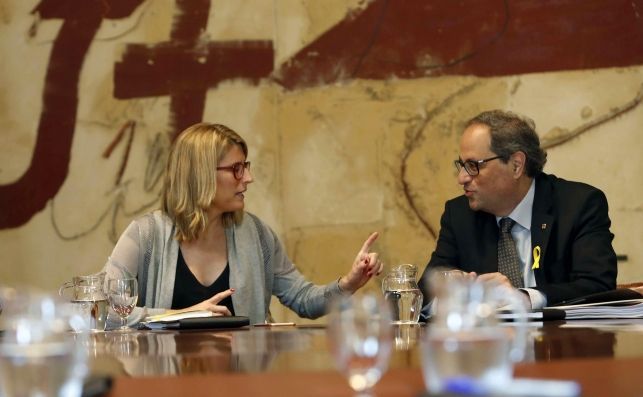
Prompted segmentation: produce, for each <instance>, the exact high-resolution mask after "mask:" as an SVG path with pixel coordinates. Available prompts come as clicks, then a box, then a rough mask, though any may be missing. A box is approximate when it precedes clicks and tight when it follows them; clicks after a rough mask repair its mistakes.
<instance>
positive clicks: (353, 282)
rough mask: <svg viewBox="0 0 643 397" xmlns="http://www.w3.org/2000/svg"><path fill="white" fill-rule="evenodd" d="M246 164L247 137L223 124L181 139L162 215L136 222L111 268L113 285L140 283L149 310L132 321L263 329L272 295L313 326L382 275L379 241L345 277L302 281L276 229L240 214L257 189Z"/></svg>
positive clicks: (169, 172)
mask: <svg viewBox="0 0 643 397" xmlns="http://www.w3.org/2000/svg"><path fill="white" fill-rule="evenodd" d="M247 156H248V147H247V145H246V142H245V141H244V140H243V138H241V136H239V135H238V134H237V133H236V132H234V131H232V130H231V129H230V128H228V127H226V126H224V125H221V124H209V123H200V124H196V125H193V126H191V127H189V128H187V129H186V130H185V131H183V132H182V133H181V134H180V135H179V136H178V137H177V139H176V140H175V142H174V144H173V146H172V149H171V152H170V156H169V160H168V164H167V168H166V172H165V182H164V186H163V192H162V208H161V209H160V210H157V211H154V212H152V213H149V214H146V215H144V216H142V217H140V218H138V219H136V220H134V221H133V222H132V223H131V224H130V225H129V226H128V228H127V230H125V232H124V233H123V234H122V235H121V237H120V239H119V240H118V242H117V243H116V246H115V247H114V251H113V252H112V255H111V256H110V257H109V259H108V261H107V264H106V265H105V271H106V272H107V278H112V277H117V276H120V275H122V274H129V275H134V276H136V277H137V278H138V282H139V283H138V284H139V301H138V306H141V307H143V309H141V308H137V311H136V312H137V315H133V316H131V317H132V320H134V321H135V320H137V319H138V320H140V319H141V317H142V316H144V315H145V314H157V313H162V312H164V311H166V310H168V309H185V308H191V309H205V310H210V311H212V312H213V313H214V314H215V315H222V316H229V315H239V316H247V317H249V318H250V322H251V323H260V322H264V321H265V320H269V319H270V312H269V306H270V298H271V296H272V295H275V296H277V298H279V300H280V302H281V303H282V304H284V305H286V306H287V307H289V308H290V309H291V310H293V311H294V312H296V313H297V314H298V315H299V316H301V317H306V318H316V317H319V316H321V315H323V314H325V310H326V306H327V303H328V301H329V300H330V299H331V298H332V297H334V296H337V295H340V294H342V293H353V292H355V291H356V290H357V289H359V288H360V287H362V286H363V285H364V284H365V283H366V282H368V280H369V279H371V277H372V276H374V275H375V274H379V272H380V271H381V270H382V264H381V262H380V261H379V259H378V255H377V254H376V253H372V252H369V250H370V246H371V244H372V243H373V242H374V241H375V239H376V238H377V233H373V234H372V235H371V236H369V237H368V239H367V240H366V241H365V242H364V245H363V246H362V248H361V249H360V251H359V252H358V253H357V256H356V258H355V260H354V261H353V264H352V266H351V268H350V270H349V271H348V273H347V274H346V275H344V276H342V277H340V278H339V279H337V280H334V281H332V282H330V283H328V284H326V285H315V284H312V283H311V282H309V281H306V280H305V279H304V277H303V276H302V274H301V273H300V272H299V271H298V270H297V268H296V267H295V265H294V264H293V263H292V262H291V261H290V260H289V259H288V256H287V255H286V253H285V251H284V249H283V247H282V245H281V243H280V241H279V239H278V238H277V236H276V235H275V233H274V232H273V231H272V230H271V229H270V227H268V225H266V224H265V223H263V222H262V221H261V220H260V219H259V218H258V217H256V216H255V215H253V214H250V213H247V212H244V210H243V209H244V193H245V192H246V190H247V188H248V185H249V184H250V183H252V182H253V178H252V173H251V171H250V162H249V161H247Z"/></svg>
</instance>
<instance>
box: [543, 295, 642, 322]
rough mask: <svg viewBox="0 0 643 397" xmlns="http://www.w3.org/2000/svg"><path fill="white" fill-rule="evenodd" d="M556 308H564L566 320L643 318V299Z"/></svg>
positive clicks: (558, 307)
mask: <svg viewBox="0 0 643 397" xmlns="http://www.w3.org/2000/svg"><path fill="white" fill-rule="evenodd" d="M554 309H559V310H564V311H565V320H583V319H603V318H643V299H627V300H619V301H611V302H598V303H587V304H583V305H569V306H556V307H555V308H554Z"/></svg>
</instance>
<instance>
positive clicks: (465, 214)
mask: <svg viewBox="0 0 643 397" xmlns="http://www.w3.org/2000/svg"><path fill="white" fill-rule="evenodd" d="M440 224H441V229H440V235H439V237H438V242H437V246H436V248H435V251H434V252H433V254H432V255H431V260H430V261H429V264H428V266H427V268H426V269H425V271H424V273H423V275H422V280H421V282H420V288H421V289H422V292H423V293H424V298H425V303H427V302H428V297H429V294H428V293H429V291H427V286H428V283H427V279H428V273H429V272H428V270H429V269H431V268H434V267H437V266H446V267H453V268H457V269H462V270H464V271H468V272H471V271H473V272H477V273H479V274H480V273H491V272H497V271H498V251H497V244H498V226H497V223H496V218H495V216H493V215H491V214H489V213H486V212H482V211H473V210H471V209H470V208H469V203H468V200H467V198H466V197H465V196H460V197H457V198H455V199H452V200H449V201H447V203H446V205H445V209H444V214H442V219H441V221H440ZM610 224H611V222H610V219H609V216H608V214H607V199H606V197H605V195H604V194H603V192H601V191H600V190H598V189H596V188H594V187H592V186H589V185H586V184H584V183H579V182H570V181H566V180H564V179H560V178H557V177H556V176H554V175H547V174H544V173H541V174H539V175H538V176H537V177H536V192H535V195H534V204H533V210H532V219H531V244H532V249H533V247H536V246H540V248H541V256H540V268H539V269H536V270H534V275H535V278H536V284H537V287H536V289H538V290H540V291H541V292H543V293H544V294H545V296H546V297H547V304H548V305H553V304H556V303H559V302H561V301H564V300H568V299H571V298H574V297H579V296H583V295H587V294H591V293H595V292H601V291H607V290H611V289H614V288H615V287H616V272H617V270H616V254H615V253H614V249H613V248H612V239H613V238H614V235H613V234H612V233H611V232H610V230H609V228H610Z"/></svg>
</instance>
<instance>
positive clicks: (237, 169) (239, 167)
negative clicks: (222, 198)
mask: <svg viewBox="0 0 643 397" xmlns="http://www.w3.org/2000/svg"><path fill="white" fill-rule="evenodd" d="M249 169H250V162H249V161H244V162H238V163H234V164H232V165H228V166H225V167H217V171H232V173H233V174H234V178H235V179H237V180H241V178H243V174H245V173H246V170H249Z"/></svg>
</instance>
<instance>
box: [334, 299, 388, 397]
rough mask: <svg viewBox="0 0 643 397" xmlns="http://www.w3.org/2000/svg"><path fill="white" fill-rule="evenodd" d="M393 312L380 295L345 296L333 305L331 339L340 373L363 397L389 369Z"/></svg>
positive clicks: (369, 393) (368, 393)
mask: <svg viewBox="0 0 643 397" xmlns="http://www.w3.org/2000/svg"><path fill="white" fill-rule="evenodd" d="M391 321H392V320H391V310H390V308H389V306H388V304H387V303H386V302H385V301H384V300H383V299H382V297H381V296H380V295H373V294H366V295H353V296H348V297H347V296H343V297H341V298H340V299H338V300H337V301H335V302H334V303H333V305H332V308H331V312H330V317H329V324H328V340H329V344H330V350H331V352H332V354H333V357H334V359H335V364H336V365H337V368H338V370H339V371H340V372H341V373H342V374H343V375H344V376H346V377H347V378H348V384H349V385H350V387H351V388H352V389H353V390H354V391H355V392H357V394H358V395H361V396H369V395H371V390H372V388H373V386H375V384H376V383H377V382H378V381H379V380H380V378H381V377H382V375H383V374H384V372H385V371H386V369H387V368H388V362H389V357H390V355H391V348H392V340H393V328H392V324H391Z"/></svg>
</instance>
